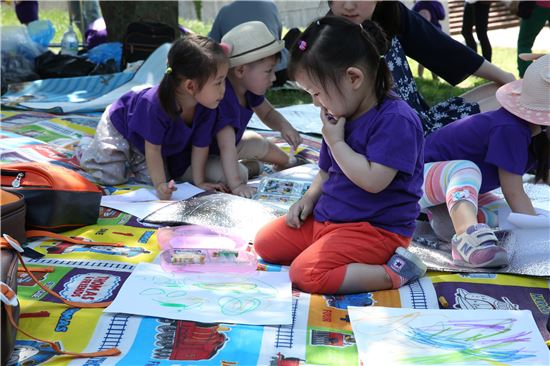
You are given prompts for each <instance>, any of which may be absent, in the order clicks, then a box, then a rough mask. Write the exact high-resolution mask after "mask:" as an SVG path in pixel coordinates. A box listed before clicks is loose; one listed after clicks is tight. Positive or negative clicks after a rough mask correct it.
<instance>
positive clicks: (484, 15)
mask: <svg viewBox="0 0 550 366" xmlns="http://www.w3.org/2000/svg"><path fill="white" fill-rule="evenodd" d="M490 8H491V2H490V1H477V2H475V3H467V2H466V3H464V14H463V18H462V36H463V37H464V40H465V41H466V45H467V46H468V47H470V48H471V49H472V50H474V51H475V52H477V43H476V40H475V39H474V35H473V27H474V26H475V27H476V35H477V39H478V40H479V44H480V45H481V53H482V54H483V57H485V59H486V60H487V61H489V62H490V61H491V58H492V56H493V49H492V47H491V42H490V41H489V36H488V35H487V28H488V24H489V10H490Z"/></svg>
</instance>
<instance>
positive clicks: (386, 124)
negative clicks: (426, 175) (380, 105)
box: [365, 113, 424, 175]
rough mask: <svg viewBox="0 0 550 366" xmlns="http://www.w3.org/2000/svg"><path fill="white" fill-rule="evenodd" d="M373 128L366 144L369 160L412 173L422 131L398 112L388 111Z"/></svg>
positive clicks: (420, 145) (418, 152)
mask: <svg viewBox="0 0 550 366" xmlns="http://www.w3.org/2000/svg"><path fill="white" fill-rule="evenodd" d="M382 118H383V120H381V121H380V123H378V124H377V125H376V126H374V128H376V130H375V131H373V133H372V134H371V136H370V138H369V142H368V144H367V145H366V151H365V156H366V157H367V159H368V160H369V161H372V162H376V163H378V164H382V165H384V166H387V167H389V168H393V169H397V170H399V171H402V172H404V173H407V174H410V175H412V174H413V173H414V170H415V167H416V163H417V159H418V156H419V154H420V153H421V151H419V149H422V146H423V145H422V144H423V139H424V137H423V132H422V131H421V130H419V128H418V127H417V126H416V125H415V123H414V121H409V120H407V119H406V117H405V116H403V115H400V114H393V113H391V114H390V113H388V114H386V115H385V116H384V117H382Z"/></svg>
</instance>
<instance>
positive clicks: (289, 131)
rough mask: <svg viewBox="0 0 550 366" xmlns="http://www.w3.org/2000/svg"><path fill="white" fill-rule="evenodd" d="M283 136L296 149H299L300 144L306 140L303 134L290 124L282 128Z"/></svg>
mask: <svg viewBox="0 0 550 366" xmlns="http://www.w3.org/2000/svg"><path fill="white" fill-rule="evenodd" d="M281 136H282V137H283V139H285V141H286V142H287V143H288V144H289V145H290V146H292V147H293V148H294V149H297V148H298V146H300V144H301V143H302V142H303V141H304V140H303V139H302V136H300V133H299V132H298V131H296V129H295V128H294V127H292V126H291V125H290V124H288V125H287V126H285V127H283V128H282V129H281Z"/></svg>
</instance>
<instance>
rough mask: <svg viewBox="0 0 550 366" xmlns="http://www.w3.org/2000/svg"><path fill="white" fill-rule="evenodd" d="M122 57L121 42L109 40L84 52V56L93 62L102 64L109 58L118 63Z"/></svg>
mask: <svg viewBox="0 0 550 366" xmlns="http://www.w3.org/2000/svg"><path fill="white" fill-rule="evenodd" d="M121 57H122V43H120V42H110V43H103V44H100V45H98V46H95V47H94V48H92V49H91V50H88V52H87V53H86V58H87V59H88V60H90V61H91V62H93V63H95V64H104V63H106V62H107V61H109V60H114V61H115V64H117V65H120V59H121Z"/></svg>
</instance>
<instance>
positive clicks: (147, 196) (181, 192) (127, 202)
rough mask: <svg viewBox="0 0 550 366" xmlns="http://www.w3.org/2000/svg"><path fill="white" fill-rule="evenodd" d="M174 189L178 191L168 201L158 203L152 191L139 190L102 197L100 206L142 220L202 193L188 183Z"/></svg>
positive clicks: (180, 184)
mask: <svg viewBox="0 0 550 366" xmlns="http://www.w3.org/2000/svg"><path fill="white" fill-rule="evenodd" d="M176 187H177V188H178V189H177V190H176V191H174V192H173V193H172V199H171V200H170V201H160V200H159V199H158V197H157V195H156V193H155V191H154V190H153V189H148V188H140V189H137V190H135V191H131V192H128V193H123V194H115V195H111V196H103V197H101V206H104V207H109V208H114V209H115V210H119V211H122V212H126V213H129V214H131V215H134V216H136V217H138V218H140V219H143V218H145V217H147V216H149V215H150V214H152V213H153V212H155V211H157V210H160V209H161V208H163V207H166V206H169V205H171V204H172V203H174V202H175V201H183V200H186V199H188V198H191V197H193V196H196V195H197V194H199V193H202V192H204V190H202V189H200V188H198V187H195V186H194V185H192V184H190V183H179V184H176Z"/></svg>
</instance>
